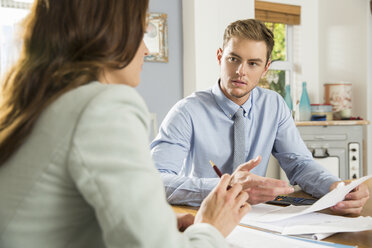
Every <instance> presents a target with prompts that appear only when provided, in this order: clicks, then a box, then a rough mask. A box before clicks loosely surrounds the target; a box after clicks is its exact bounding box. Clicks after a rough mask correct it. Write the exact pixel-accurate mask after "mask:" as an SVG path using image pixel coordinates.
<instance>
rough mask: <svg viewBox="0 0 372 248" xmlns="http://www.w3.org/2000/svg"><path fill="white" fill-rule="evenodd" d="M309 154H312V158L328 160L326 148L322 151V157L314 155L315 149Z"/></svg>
mask: <svg viewBox="0 0 372 248" xmlns="http://www.w3.org/2000/svg"><path fill="white" fill-rule="evenodd" d="M311 153H312V154H313V158H328V157H329V153H328V149H327V148H325V149H324V153H323V155H315V149H313V151H312V152H311Z"/></svg>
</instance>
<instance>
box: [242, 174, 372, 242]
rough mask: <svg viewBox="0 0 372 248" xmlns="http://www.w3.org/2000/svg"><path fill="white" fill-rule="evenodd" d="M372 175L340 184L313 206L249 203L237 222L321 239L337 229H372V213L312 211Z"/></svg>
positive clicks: (335, 200)
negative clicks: (358, 214)
mask: <svg viewBox="0 0 372 248" xmlns="http://www.w3.org/2000/svg"><path fill="white" fill-rule="evenodd" d="M368 178H371V176H368V177H364V178H361V179H359V180H355V181H353V182H352V183H350V184H349V185H350V186H349V185H346V186H345V185H341V186H339V187H337V188H336V189H335V190H333V191H332V192H330V193H328V194H327V195H325V196H324V197H322V198H321V199H319V200H318V201H317V202H316V203H314V204H313V205H312V206H298V207H296V206H288V207H280V206H274V205H269V204H258V205H254V206H252V210H251V211H250V212H249V213H248V214H247V215H245V216H244V217H243V219H242V220H241V222H240V224H241V225H246V226H253V227H259V228H263V229H267V230H270V231H274V232H278V233H281V234H286V235H303V234H306V235H308V236H309V237H312V238H313V239H323V238H326V237H328V236H330V235H332V234H333V233H337V232H359V231H365V230H372V218H371V217H363V216H360V217H357V218H352V217H344V216H337V215H329V214H323V213H318V212H314V211H318V210H322V209H324V208H328V207H330V206H333V205H335V204H337V203H338V202H339V201H342V200H343V199H344V197H345V195H346V194H347V193H348V192H350V191H351V190H352V189H353V188H355V187H356V186H357V185H359V184H360V183H362V182H364V181H365V180H367V179H368Z"/></svg>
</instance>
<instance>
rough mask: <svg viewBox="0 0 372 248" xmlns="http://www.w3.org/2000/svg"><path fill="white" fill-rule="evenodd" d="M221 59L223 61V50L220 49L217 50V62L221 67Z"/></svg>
mask: <svg viewBox="0 0 372 248" xmlns="http://www.w3.org/2000/svg"><path fill="white" fill-rule="evenodd" d="M221 59H222V49H221V48H218V49H217V62H218V64H219V65H221Z"/></svg>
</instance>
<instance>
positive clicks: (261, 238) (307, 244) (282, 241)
mask: <svg viewBox="0 0 372 248" xmlns="http://www.w3.org/2000/svg"><path fill="white" fill-rule="evenodd" d="M226 240H227V243H228V244H229V247H230V248H251V247H265V248H317V247H319V248H324V247H328V248H329V247H342V248H346V247H353V246H347V245H339V244H335V243H330V242H322V241H312V240H309V239H302V238H295V237H287V236H283V235H279V234H274V233H269V232H263V231H259V230H255V229H252V228H248V227H242V226H237V227H236V228H235V229H234V230H233V231H232V232H231V233H230V235H229V236H227V238H226Z"/></svg>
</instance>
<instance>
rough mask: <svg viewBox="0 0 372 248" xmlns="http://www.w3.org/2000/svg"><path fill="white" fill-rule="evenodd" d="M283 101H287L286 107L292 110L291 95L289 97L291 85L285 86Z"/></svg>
mask: <svg viewBox="0 0 372 248" xmlns="http://www.w3.org/2000/svg"><path fill="white" fill-rule="evenodd" d="M284 101H285V102H286V103H287V105H288V108H289V109H290V110H291V111H292V110H293V103H292V97H291V86H290V85H289V84H287V85H286V86H285V97H284Z"/></svg>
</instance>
